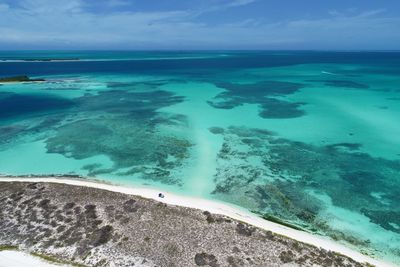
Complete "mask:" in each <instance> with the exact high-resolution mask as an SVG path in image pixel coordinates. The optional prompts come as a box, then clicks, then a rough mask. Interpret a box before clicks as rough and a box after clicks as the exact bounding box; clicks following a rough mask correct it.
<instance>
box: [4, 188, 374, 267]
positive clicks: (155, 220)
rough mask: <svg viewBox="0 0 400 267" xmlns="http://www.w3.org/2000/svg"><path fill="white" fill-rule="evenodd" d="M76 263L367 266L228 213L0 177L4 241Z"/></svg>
mask: <svg viewBox="0 0 400 267" xmlns="http://www.w3.org/2000/svg"><path fill="white" fill-rule="evenodd" d="M11 247H18V248H19V249H21V250H25V251H28V252H30V253H32V254H35V255H42V257H46V258H47V259H50V260H54V261H62V262H68V263H71V264H72V265H76V266H167V267H173V266H185V267H187V266H211V267H217V266H231V267H235V266H366V265H363V264H360V263H357V262H355V261H353V260H351V259H349V258H347V257H345V256H342V255H339V254H336V253H334V252H330V251H326V250H322V249H319V248H316V247H313V246H310V245H307V244H304V243H301V242H298V241H294V240H292V239H289V238H286V237H283V236H279V235H276V234H274V233H272V232H268V231H264V230H260V229H257V228H254V227H252V226H250V225H247V224H245V223H242V222H239V221H235V220H232V219H230V218H227V217H224V216H220V215H215V214H210V213H209V212H203V211H200V210H195V209H190V208H184V207H178V206H172V205H166V204H163V203H160V202H157V201H154V200H148V199H144V198H141V197H138V196H132V195H125V194H121V193H115V192H110V191H105V190H100V189H95V188H88V187H79V186H71V185H63V184H51V183H28V182H0V249H1V248H11Z"/></svg>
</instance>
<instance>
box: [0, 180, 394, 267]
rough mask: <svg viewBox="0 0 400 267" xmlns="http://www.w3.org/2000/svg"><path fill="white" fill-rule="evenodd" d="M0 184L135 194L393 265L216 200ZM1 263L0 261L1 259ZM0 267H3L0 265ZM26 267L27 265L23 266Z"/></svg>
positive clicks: (89, 184) (128, 190)
mask: <svg viewBox="0 0 400 267" xmlns="http://www.w3.org/2000/svg"><path fill="white" fill-rule="evenodd" d="M0 181H3V182H47V183H61V184H68V185H76V186H86V187H93V188H98V189H103V190H109V191H113V192H118V193H123V194H130V195H137V196H141V197H144V198H148V199H153V200H156V201H159V202H163V203H166V204H170V205H177V206H183V207H188V208H195V209H200V210H206V211H209V212H211V213H216V214H221V215H225V216H228V217H230V218H232V219H236V220H239V221H243V222H246V223H248V224H251V225H253V226H256V227H258V228H261V229H264V230H269V231H272V232H274V233H277V234H280V235H284V236H287V237H289V238H292V239H295V240H298V241H301V242H304V243H308V244H311V245H314V246H317V247H321V248H324V249H326V250H331V251H335V252H338V253H341V254H343V255H346V256H348V257H351V258H352V259H354V260H356V261H359V262H368V263H370V264H373V265H376V266H379V267H381V266H382V267H389V266H395V265H394V264H391V263H387V262H383V261H381V260H377V259H374V258H371V257H369V256H366V255H363V254H361V253H360V252H357V251H355V250H352V249H351V248H348V247H346V246H344V245H342V244H339V243H337V242H335V241H333V240H330V239H328V238H325V237H322V236H317V235H313V234H310V233H307V232H303V231H298V230H295V229H292V228H289V227H286V226H283V225H280V224H277V223H274V222H270V221H267V220H265V219H262V218H260V217H258V216H256V215H255V214H252V213H251V212H248V211H246V210H244V209H241V208H239V207H235V206H233V205H228V204H225V203H222V202H218V201H211V200H207V199H201V198H195V197H188V196H180V195H177V194H172V193H169V192H167V191H162V190H156V189H151V188H138V187H136V188H134V187H124V186H118V185H110V184H105V183H100V182H96V181H90V180H79V179H65V178H54V177H49V178H45V177H41V178H25V177H21V178H18V177H15V178H14V177H11V178H10V177H0ZM160 192H161V193H163V194H164V195H165V197H164V198H159V197H158V194H159V193H160ZM0 260H1V258H0ZM0 266H2V265H1V264H0ZM26 266H28V265H26Z"/></svg>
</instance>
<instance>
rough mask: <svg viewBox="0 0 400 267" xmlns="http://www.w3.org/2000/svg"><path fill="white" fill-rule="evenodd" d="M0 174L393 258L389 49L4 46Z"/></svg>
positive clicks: (399, 83) (395, 188) (399, 190)
mask: <svg viewBox="0 0 400 267" xmlns="http://www.w3.org/2000/svg"><path fill="white" fill-rule="evenodd" d="M15 75H28V76H29V77H31V78H43V79H45V80H46V82H37V83H3V84H1V85H0V173H2V174H11V175H29V174H34V175H50V174H54V175H58V174H69V175H82V176H85V177H90V178H93V179H101V180H104V181H107V182H111V183H114V184H120V185H125V186H146V187H153V188H159V189H163V190H169V191H171V192H174V193H178V194H184V195H189V196H196V197H203V198H207V199H213V200H218V201H224V202H227V203H231V204H235V205H238V206H240V207H242V208H245V209H248V210H250V211H253V212H255V213H257V214H259V215H260V216H262V217H264V218H266V219H269V220H273V221H276V222H279V223H284V224H289V225H292V226H294V227H297V228H301V229H303V230H305V231H309V232H313V233H315V234H319V235H325V236H329V237H331V238H332V239H334V240H336V241H337V242H341V243H344V244H347V245H348V246H350V247H352V248H355V249H357V250H359V251H362V252H363V253H366V254H369V255H372V256H375V257H377V258H382V259H385V260H389V261H392V262H394V263H397V264H400V184H399V181H400V138H399V136H400V121H399V118H400V52H338V51H336V52H335V51H331V52H329V51H325V52H322V51H136V52H132V51H8V52H7V51H3V52H0V78H1V77H10V76H15Z"/></svg>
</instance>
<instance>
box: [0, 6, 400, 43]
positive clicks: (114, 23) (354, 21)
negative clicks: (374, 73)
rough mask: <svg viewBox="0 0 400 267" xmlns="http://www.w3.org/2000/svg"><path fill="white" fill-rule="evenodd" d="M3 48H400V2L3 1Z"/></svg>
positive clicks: (0, 19)
mask: <svg viewBox="0 0 400 267" xmlns="http://www.w3.org/2000/svg"><path fill="white" fill-rule="evenodd" d="M0 49H282V50H286V49H295V50H296V49H322V50H331V49H334V50H336V49H337V50H385V49H388V50H399V49H400V1H399V0H108V1H107V0H0Z"/></svg>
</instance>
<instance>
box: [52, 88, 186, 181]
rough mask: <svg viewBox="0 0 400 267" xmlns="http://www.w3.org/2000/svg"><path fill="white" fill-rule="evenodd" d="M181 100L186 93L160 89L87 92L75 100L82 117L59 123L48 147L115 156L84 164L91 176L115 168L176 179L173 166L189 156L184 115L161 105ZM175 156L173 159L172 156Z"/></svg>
mask: <svg viewBox="0 0 400 267" xmlns="http://www.w3.org/2000/svg"><path fill="white" fill-rule="evenodd" d="M182 101H183V98H182V97H179V96H176V95H174V94H172V93H169V92H166V91H160V90H158V91H153V92H127V91H120V90H113V91H105V92H100V93H99V94H97V95H89V94H88V95H85V96H83V97H80V98H78V99H76V100H75V103H76V107H75V108H74V109H73V111H74V113H76V115H75V116H76V117H77V118H82V117H83V118H84V119H76V120H72V121H71V122H69V123H64V124H63V125H62V126H59V127H56V128H55V131H56V134H55V135H54V136H52V137H50V138H48V139H47V140H46V143H47V150H48V152H49V153H59V154H63V155H65V156H66V157H72V158H75V159H85V158H89V157H93V156H97V155H106V156H107V157H108V158H110V159H111V161H112V162H113V166H108V167H104V166H102V165H100V164H90V165H87V166H85V167H84V169H85V170H88V171H89V175H91V176H96V175H99V174H104V173H116V172H117V174H120V175H139V176H141V177H142V178H146V179H154V180H158V181H162V182H164V183H169V184H176V183H178V180H179V179H178V178H177V177H173V170H174V169H175V168H177V167H179V166H180V165H181V164H182V162H183V161H184V160H185V159H186V158H187V157H188V153H189V152H188V149H189V147H190V146H191V144H190V143H189V141H187V140H186V138H184V131H183V129H184V128H185V126H186V117H185V116H182V115H170V114H166V113H160V112H158V109H160V108H162V107H166V106H170V105H173V104H177V103H180V102H182ZM160 126H164V127H171V126H173V127H174V133H168V132H167V131H165V130H163V131H160V130H159V128H158V127H160ZM77 129H79V130H77ZM171 156H172V158H173V159H174V160H172V161H171V160H168V159H169V157H171ZM122 168H123V169H124V171H120V169H122Z"/></svg>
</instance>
